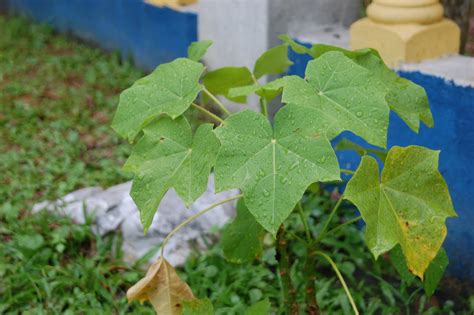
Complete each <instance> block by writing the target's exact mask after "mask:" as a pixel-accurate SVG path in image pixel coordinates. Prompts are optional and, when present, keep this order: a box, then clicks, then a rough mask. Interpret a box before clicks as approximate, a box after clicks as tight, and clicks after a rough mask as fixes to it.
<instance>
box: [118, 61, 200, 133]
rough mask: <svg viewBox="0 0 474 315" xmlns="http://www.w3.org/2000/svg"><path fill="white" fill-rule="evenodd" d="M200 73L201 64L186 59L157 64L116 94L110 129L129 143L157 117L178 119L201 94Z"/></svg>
mask: <svg viewBox="0 0 474 315" xmlns="http://www.w3.org/2000/svg"><path fill="white" fill-rule="evenodd" d="M203 71H204V66H203V65H202V64H201V63H198V62H195V61H192V60H189V59H186V58H178V59H176V60H174V61H172V62H170V63H165V64H162V65H159V66H158V67H157V68H156V69H155V71H153V72H152V73H151V74H149V75H147V76H146V77H144V78H141V79H139V80H137V81H136V82H135V83H134V84H133V85H132V86H131V87H130V88H128V89H126V90H125V91H123V92H122V94H120V100H119V105H118V108H117V112H116V113H115V117H114V120H113V122H112V128H113V129H114V130H115V131H116V132H117V133H118V134H120V135H121V136H122V137H125V138H127V139H128V140H129V141H133V140H134V139H135V137H136V136H137V134H138V133H139V132H140V131H141V130H142V128H143V127H144V126H145V125H146V124H148V123H149V122H151V121H152V120H153V119H154V118H156V117H158V116H159V115H161V114H166V115H168V116H170V117H172V118H176V117H178V116H180V115H181V114H182V113H184V112H185V111H186V110H187V109H188V108H189V106H190V105H191V103H192V102H193V101H194V100H195V99H196V97H197V96H198V94H199V92H200V91H201V88H202V87H201V85H200V84H199V78H200V77H201V74H202V72H203Z"/></svg>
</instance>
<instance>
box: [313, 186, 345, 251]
mask: <svg viewBox="0 0 474 315" xmlns="http://www.w3.org/2000/svg"><path fill="white" fill-rule="evenodd" d="M343 200H344V195H342V196H341V197H340V198H339V200H338V201H337V203H336V205H335V206H334V208H333V209H332V211H331V213H330V214H329V218H328V219H327V220H326V222H325V223H324V226H323V229H322V230H321V233H319V235H318V237H316V240H315V241H314V242H315V243H318V242H320V241H321V240H322V239H323V238H324V237H325V236H326V233H327V230H328V228H329V224H330V223H331V221H332V219H333V218H334V216H335V215H336V212H337V210H338V209H339V207H340V206H341V203H342V201H343Z"/></svg>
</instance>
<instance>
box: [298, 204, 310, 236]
mask: <svg viewBox="0 0 474 315" xmlns="http://www.w3.org/2000/svg"><path fill="white" fill-rule="evenodd" d="M296 208H297V209H298V213H299V214H300V217H301V221H302V222H303V226H304V231H305V233H306V238H307V240H308V242H311V240H312V239H313V237H312V235H311V232H310V230H309V226H308V221H307V220H306V217H305V215H304V211H303V206H302V205H301V200H300V201H299V202H298V204H297V205H296Z"/></svg>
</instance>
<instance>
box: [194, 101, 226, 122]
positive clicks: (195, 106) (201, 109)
mask: <svg viewBox="0 0 474 315" xmlns="http://www.w3.org/2000/svg"><path fill="white" fill-rule="evenodd" d="M191 105H192V106H193V107H194V108H196V109H197V110H199V111H200V112H202V113H204V114H206V115H208V116H209V117H211V118H212V119H214V120H216V121H218V122H219V123H220V124H224V120H223V119H222V118H220V117H219V116H217V115H216V114H214V113H212V112H210V111H209V110H207V109H205V108H204V107H202V106H200V105H198V104H196V103H192V104H191Z"/></svg>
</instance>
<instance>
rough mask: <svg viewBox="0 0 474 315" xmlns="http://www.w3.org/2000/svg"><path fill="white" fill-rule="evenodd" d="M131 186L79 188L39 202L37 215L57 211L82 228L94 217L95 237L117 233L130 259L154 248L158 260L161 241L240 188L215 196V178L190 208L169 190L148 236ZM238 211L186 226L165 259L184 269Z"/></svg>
mask: <svg viewBox="0 0 474 315" xmlns="http://www.w3.org/2000/svg"><path fill="white" fill-rule="evenodd" d="M131 185H132V182H127V183H123V184H120V185H116V186H113V187H110V188H108V189H102V188H100V187H88V188H84V189H80V190H77V191H75V192H72V193H70V194H68V195H66V196H64V197H62V198H60V199H58V200H56V201H45V202H42V203H39V204H36V205H35V206H34V207H33V210H32V211H33V212H38V211H43V210H46V211H51V212H57V213H59V214H60V215H63V216H67V217H69V218H71V219H73V220H74V221H75V222H77V223H78V224H84V223H85V222H86V217H85V216H91V217H93V226H92V228H93V231H94V233H97V234H100V235H104V234H107V233H109V232H116V231H120V232H121V233H122V235H123V244H122V249H123V252H124V254H125V255H124V256H125V259H126V260H128V261H135V260H137V259H139V258H141V257H142V256H143V255H145V254H146V253H148V252H149V251H153V250H154V251H155V252H154V255H153V256H152V257H151V259H150V261H153V260H155V259H156V258H157V257H158V256H159V254H160V252H159V249H160V243H161V242H162V241H163V239H164V238H165V237H166V236H167V235H168V233H170V232H171V231H172V230H173V229H174V228H175V227H176V226H177V225H179V224H180V223H181V222H182V221H184V220H185V219H187V218H188V217H190V216H191V215H193V214H196V213H198V212H199V211H201V210H203V209H205V208H206V207H208V206H209V205H211V204H214V203H216V202H219V201H221V200H224V199H226V198H229V197H231V196H234V195H237V194H238V191H236V190H232V191H226V192H222V193H218V194H214V178H213V176H211V177H210V179H209V184H208V189H207V191H206V192H205V193H204V194H203V195H202V196H201V197H200V198H199V199H198V200H196V202H195V203H194V204H192V205H191V206H190V207H189V209H188V208H186V207H185V205H184V203H183V202H182V201H181V199H180V198H179V197H178V196H177V194H176V193H175V192H174V190H170V191H168V192H167V193H166V195H165V197H164V198H163V200H162V202H161V204H160V207H159V208H158V211H157V214H156V215H155V218H154V220H153V223H152V225H151V227H150V229H149V230H148V233H147V234H146V235H145V234H144V233H143V226H142V224H141V222H140V218H139V212H138V209H137V207H136V206H135V203H134V202H133V200H132V198H131V197H130V194H129V192H130V188H131ZM234 209H235V201H234V202H229V203H226V204H223V205H221V206H218V207H216V208H215V209H213V210H211V211H210V212H208V213H206V214H204V215H203V216H201V217H200V218H198V219H196V220H195V221H193V222H192V223H191V224H189V225H188V226H187V227H185V228H183V229H182V230H181V231H180V232H178V233H177V234H175V235H174V236H173V237H172V238H171V239H170V240H169V242H168V244H167V246H166V249H165V256H166V258H167V259H168V260H169V261H170V263H171V264H172V265H174V266H179V265H182V264H183V263H184V261H185V259H186V257H187V255H188V254H189V253H190V252H191V248H193V247H196V248H204V246H203V243H202V237H203V236H205V235H206V233H208V231H209V230H210V229H211V228H212V227H222V226H223V225H224V224H225V223H227V221H228V220H229V219H230V218H231V217H233V216H234Z"/></svg>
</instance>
